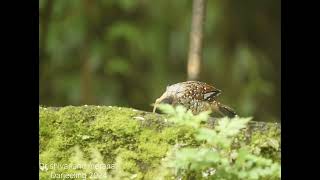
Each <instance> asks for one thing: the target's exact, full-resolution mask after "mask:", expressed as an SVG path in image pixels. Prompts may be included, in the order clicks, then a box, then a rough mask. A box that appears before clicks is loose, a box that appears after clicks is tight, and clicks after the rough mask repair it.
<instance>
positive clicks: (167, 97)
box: [153, 84, 181, 112]
mask: <svg viewBox="0 0 320 180" xmlns="http://www.w3.org/2000/svg"><path fill="white" fill-rule="evenodd" d="M180 91H181V87H180V85H179V84H174V85H171V86H167V89H166V91H165V92H164V93H163V94H162V96H161V97H159V98H158V99H156V101H155V103H154V105H153V112H155V111H156V109H157V105H158V104H161V103H163V104H173V103H174V100H175V99H176V95H177V93H179V92H180Z"/></svg>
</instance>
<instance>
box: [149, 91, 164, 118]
mask: <svg viewBox="0 0 320 180" xmlns="http://www.w3.org/2000/svg"><path fill="white" fill-rule="evenodd" d="M165 98H166V93H164V94H163V95H162V96H161V97H159V98H158V99H156V101H155V103H154V104H153V111H152V112H153V113H155V112H156V109H157V105H158V104H159V103H160V102H161V101H162V100H163V99H165Z"/></svg>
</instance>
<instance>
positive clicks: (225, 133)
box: [39, 106, 280, 179]
mask: <svg viewBox="0 0 320 180" xmlns="http://www.w3.org/2000/svg"><path fill="white" fill-rule="evenodd" d="M162 109H163V110H164V111H165V112H166V113H168V114H167V115H160V114H153V113H149V112H144V111H138V110H135V109H132V108H123V107H112V106H81V107H74V106H67V107H63V108H50V107H39V114H40V117H39V118H40V131H39V133H40V134H39V136H40V152H39V154H40V163H41V166H40V168H41V171H40V179H50V178H51V177H52V176H58V174H63V175H66V174H69V175H70V176H71V175H72V174H73V175H74V176H73V177H75V174H77V173H78V175H79V177H80V175H83V176H84V175H86V177H87V178H89V177H91V178H95V177H96V179H107V178H108V179H156V178H158V177H159V178H161V177H162V178H163V179H168V178H169V177H170V176H176V177H180V176H182V177H200V176H201V173H202V171H203V170H207V168H211V167H212V168H215V170H213V169H211V171H210V169H209V171H208V173H212V172H215V175H214V176H217V177H222V178H225V179H230V178H233V177H243V178H244V179H250V178H252V179H254V178H255V177H267V176H268V177H278V176H279V172H280V169H279V163H280V129H279V127H278V126H277V125H276V124H273V123H262V122H261V123H257V124H255V126H254V127H252V128H250V124H249V126H246V122H247V121H248V119H243V118H239V119H234V120H233V121H229V120H228V119H221V120H220V121H217V122H216V123H214V124H215V128H214V129H212V128H210V125H209V124H207V123H206V120H207V113H206V112H204V113H201V114H200V115H197V116H193V115H192V114H191V113H190V112H186V111H185V109H183V108H181V107H177V108H176V109H174V108H172V107H170V106H168V107H162ZM256 125H258V126H256ZM271 131H272V132H271ZM238 132H239V133H238ZM266 132H269V133H266ZM213 137H215V138H213ZM212 148H215V149H216V151H211V149H212ZM199 160H200V161H199ZM233 161H234V162H233ZM54 163H55V164H56V166H54V165H53V164H54ZM190 163H191V165H188V164H190ZM90 164H91V165H92V164H100V165H104V167H103V168H102V167H100V168H97V167H96V168H92V166H90ZM50 165H51V166H50ZM62 165H65V166H62ZM172 165H173V166H174V167H176V168H177V169H176V171H174V169H172V168H171V166H172ZM46 167H47V168H48V169H46ZM226 172H230V174H229V173H226ZM71 179H72V178H71ZM73 179H76V178H73Z"/></svg>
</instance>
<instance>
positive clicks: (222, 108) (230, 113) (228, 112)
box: [218, 103, 237, 118]
mask: <svg viewBox="0 0 320 180" xmlns="http://www.w3.org/2000/svg"><path fill="white" fill-rule="evenodd" d="M218 110H219V111H220V113H221V114H223V115H224V116H228V117H229V118H233V117H235V116H236V115H237V113H236V112H235V111H234V110H233V109H232V108H230V107H228V106H226V105H224V104H221V103H218Z"/></svg>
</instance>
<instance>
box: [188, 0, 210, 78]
mask: <svg viewBox="0 0 320 180" xmlns="http://www.w3.org/2000/svg"><path fill="white" fill-rule="evenodd" d="M206 3H207V0H193V7H192V23H191V32H190V46H189V55H188V79H189V80H196V79H198V77H199V73H200V65H201V58H202V38H203V26H204V19H205V9H206Z"/></svg>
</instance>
